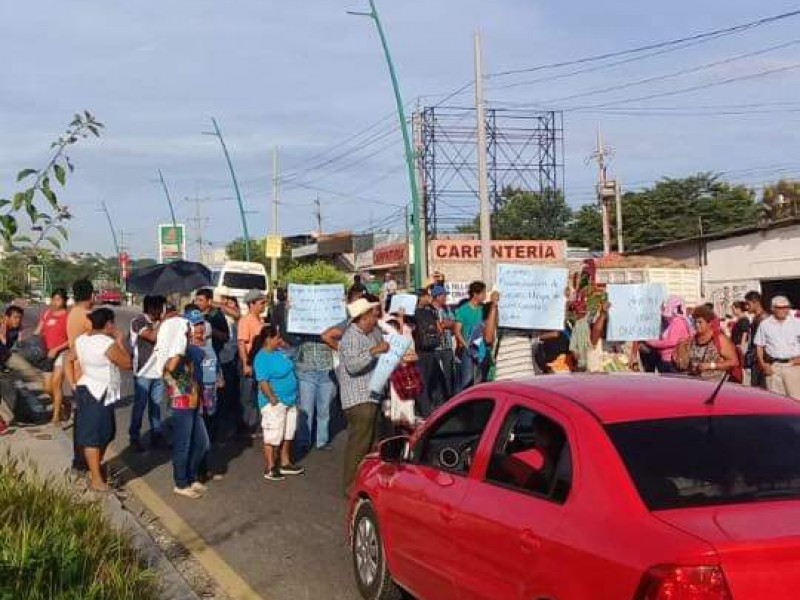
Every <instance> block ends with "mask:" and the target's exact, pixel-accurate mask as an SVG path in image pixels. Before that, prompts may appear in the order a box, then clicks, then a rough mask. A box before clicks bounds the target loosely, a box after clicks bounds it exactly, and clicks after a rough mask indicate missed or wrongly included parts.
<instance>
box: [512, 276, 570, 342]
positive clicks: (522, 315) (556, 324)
mask: <svg viewBox="0 0 800 600" xmlns="http://www.w3.org/2000/svg"><path fill="white" fill-rule="evenodd" d="M567 276H568V273H567V269H558V268H547V267H536V266H529V265H497V287H498V289H499V290H500V306H499V307H498V308H499V311H500V315H499V316H500V327H510V328H512V329H544V330H552V331H561V330H562V329H564V317H565V312H566V296H565V294H566V289H567Z"/></svg>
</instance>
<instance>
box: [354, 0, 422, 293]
mask: <svg viewBox="0 0 800 600" xmlns="http://www.w3.org/2000/svg"><path fill="white" fill-rule="evenodd" d="M369 6H370V12H354V11H348V14H351V15H357V16H361V17H369V18H370V19H372V22H373V23H374V24H375V28H376V29H377V30H378V37H380V40H381V45H382V46H383V54H384V58H385V59H386V65H387V67H388V69H389V77H390V78H391V80H392V88H393V90H394V100H395V104H396V105H397V118H398V120H399V121H400V131H402V133H403V145H404V147H405V156H406V169H407V171H408V182H409V186H410V189H411V202H412V204H413V219H414V223H413V225H414V287H415V288H421V287H422V281H423V277H424V276H425V275H426V273H423V272H422V263H423V260H422V250H423V249H422V243H423V241H422V237H421V235H420V198H419V188H418V187H417V177H416V175H415V173H414V151H413V149H412V147H411V137H410V136H409V134H408V125H407V123H406V113H405V108H404V107H403V97H402V95H401V94H400V83H399V82H398V80H397V72H396V71H395V68H394V62H392V55H391V52H390V51H389V42H388V40H387V39H386V33H385V32H384V30H383V24H382V23H381V19H380V16H379V15H378V10H377V8H375V0H369Z"/></svg>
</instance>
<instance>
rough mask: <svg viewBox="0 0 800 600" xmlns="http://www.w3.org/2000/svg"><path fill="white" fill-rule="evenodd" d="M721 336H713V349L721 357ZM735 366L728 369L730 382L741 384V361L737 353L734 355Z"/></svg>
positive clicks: (742, 373)
mask: <svg viewBox="0 0 800 600" xmlns="http://www.w3.org/2000/svg"><path fill="white" fill-rule="evenodd" d="M722 336H723V334H721V333H720V334H719V335H715V336H714V337H713V340H714V347H715V348H716V349H717V352H718V353H719V354H720V356H722ZM736 362H737V364H736V366H734V367H731V368H730V369H728V372H729V373H730V377H731V381H733V382H734V383H743V382H744V370H743V369H742V361H741V359H740V358H739V353H738V352H737V353H736Z"/></svg>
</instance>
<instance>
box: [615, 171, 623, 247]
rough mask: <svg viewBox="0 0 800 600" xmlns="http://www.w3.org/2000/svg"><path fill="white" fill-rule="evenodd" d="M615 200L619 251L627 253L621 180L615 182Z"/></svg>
mask: <svg viewBox="0 0 800 600" xmlns="http://www.w3.org/2000/svg"><path fill="white" fill-rule="evenodd" d="M614 184H615V185H614V188H615V189H614V192H615V197H614V201H615V204H616V206H617V252H619V253H620V254H624V253H625V240H624V239H623V236H622V184H621V183H620V182H619V180H617V181H615V182H614Z"/></svg>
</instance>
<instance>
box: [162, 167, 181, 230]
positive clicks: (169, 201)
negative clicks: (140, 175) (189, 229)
mask: <svg viewBox="0 0 800 600" xmlns="http://www.w3.org/2000/svg"><path fill="white" fill-rule="evenodd" d="M158 178H159V180H160V181H161V187H163V188H164V194H165V195H166V196H167V204H168V205H169V214H170V216H171V217H172V226H173V227H176V228H177V227H178V220H177V219H176V218H175V207H174V206H173V205H172V198H171V197H170V195H169V188H168V187H167V182H166V181H164V175H163V174H162V173H161V169H159V170H158Z"/></svg>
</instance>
